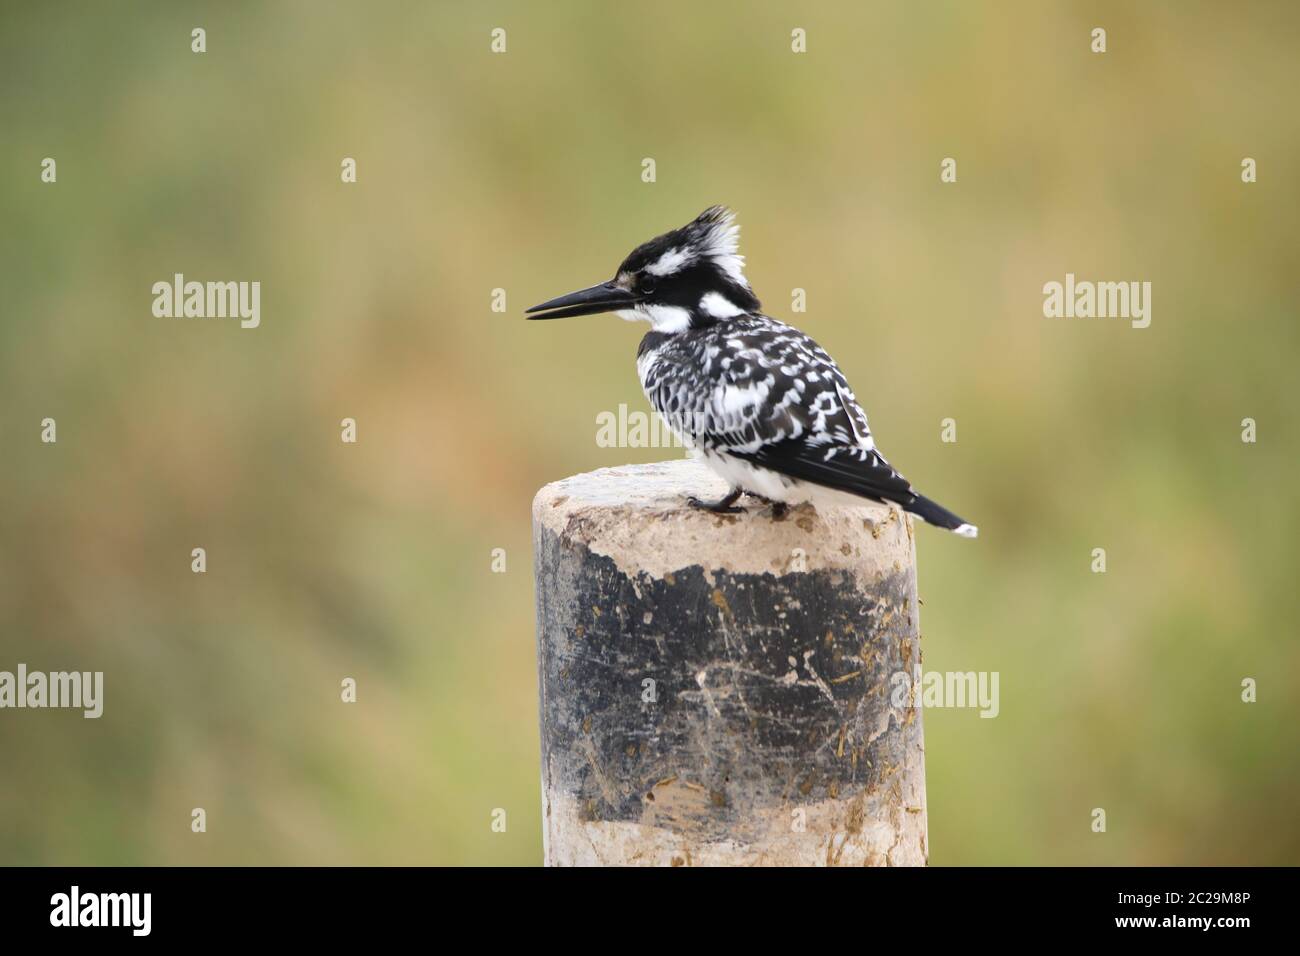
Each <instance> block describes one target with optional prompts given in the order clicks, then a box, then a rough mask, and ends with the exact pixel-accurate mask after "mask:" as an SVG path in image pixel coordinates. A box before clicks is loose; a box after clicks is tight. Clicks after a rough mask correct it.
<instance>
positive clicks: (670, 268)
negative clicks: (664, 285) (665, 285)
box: [645, 246, 694, 276]
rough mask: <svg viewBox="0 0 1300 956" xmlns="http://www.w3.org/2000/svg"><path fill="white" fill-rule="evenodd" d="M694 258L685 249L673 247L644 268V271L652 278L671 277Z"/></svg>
mask: <svg viewBox="0 0 1300 956" xmlns="http://www.w3.org/2000/svg"><path fill="white" fill-rule="evenodd" d="M693 258H694V256H693V255H692V253H691V252H690V251H689V250H686V249H678V248H677V247H675V246H674V247H673V248H672V249H669V250H668V251H667V252H665V253H664V254H663V255H661V256H660V257H659V258H658V259H656V260H655V261H654V262H652V263H650V264H649V265H648V266H646V267H645V271H646V272H648V273H650V274H651V275H653V276H666V275H672V274H673V273H674V272H677V271H678V270H679V269H681V268H682V266H684V265H687V264H688V263H690V262H691V260H692V259H693Z"/></svg>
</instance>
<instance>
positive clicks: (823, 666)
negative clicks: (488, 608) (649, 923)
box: [533, 461, 928, 866]
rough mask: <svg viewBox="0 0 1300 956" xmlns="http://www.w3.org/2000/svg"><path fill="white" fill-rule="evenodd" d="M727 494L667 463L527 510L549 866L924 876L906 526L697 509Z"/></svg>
mask: <svg viewBox="0 0 1300 956" xmlns="http://www.w3.org/2000/svg"><path fill="white" fill-rule="evenodd" d="M725 491H726V487H725V486H724V485H723V483H722V482H721V480H719V479H717V478H716V477H714V476H713V475H712V474H711V473H710V472H708V471H707V469H705V468H704V467H703V466H701V465H698V464H696V463H695V462H690V461H673V462H664V463H660V464H653V465H635V466H625V467H620V468H606V469H601V470H600V471H595V472H591V473H590V474H584V475H577V476H575V477H572V478H568V479H565V480H563V481H558V482H555V483H553V484H550V485H547V486H546V487H545V488H543V489H542V490H541V491H540V492H539V493H538V494H537V497H536V499H535V500H534V502H533V534H534V550H535V567H536V575H537V650H538V658H539V661H538V671H539V679H540V684H541V738H542V801H543V814H544V816H543V829H544V843H545V861H546V863H547V865H619V864H646V865H673V866H679V865H687V866H689V865H711V864H713V865H751V864H764V865H779V866H804V865H840V866H860V865H924V864H925V862H926V858H927V854H928V851H927V847H926V813H925V765H924V744H923V740H922V733H921V712H920V710H919V709H918V708H917V707H916V706H915V705H914V701H913V700H912V699H911V698H910V697H909V695H908V694H907V693H906V686H907V685H906V684H902V683H901V682H899V681H897V680H896V678H895V675H897V674H899V673H900V672H901V673H905V674H907V675H908V676H909V677H912V678H914V677H915V676H916V675H917V674H918V672H919V667H920V635H919V632H918V616H917V602H916V563H915V550H914V546H913V538H912V526H911V522H910V519H909V518H907V517H906V516H905V515H903V514H902V513H901V512H898V511H895V510H892V509H889V508H887V507H885V506H883V505H872V504H870V503H867V502H864V503H863V506H862V507H860V508H839V507H836V508H823V509H816V510H815V509H813V508H812V507H810V506H806V505H805V506H800V507H798V508H794V509H791V510H790V511H789V512H788V513H787V514H786V516H785V517H784V518H783V519H781V520H776V519H774V517H773V515H772V510H771V508H770V507H769V506H766V505H761V504H760V503H758V502H756V501H755V500H754V499H750V498H743V499H741V502H740V503H741V504H745V505H747V506H748V508H747V513H745V514H741V515H714V514H710V513H706V512H702V511H698V510H696V509H693V508H691V507H689V506H688V505H687V504H686V502H685V496H686V495H687V494H694V495H696V496H697V497H700V498H707V499H714V498H717V497H720V496H721V495H722V494H723V493H724V492H725ZM900 685H901V686H903V688H904V690H903V691H902V692H899V693H896V691H895V688H896V687H897V686H900ZM900 698H901V699H900Z"/></svg>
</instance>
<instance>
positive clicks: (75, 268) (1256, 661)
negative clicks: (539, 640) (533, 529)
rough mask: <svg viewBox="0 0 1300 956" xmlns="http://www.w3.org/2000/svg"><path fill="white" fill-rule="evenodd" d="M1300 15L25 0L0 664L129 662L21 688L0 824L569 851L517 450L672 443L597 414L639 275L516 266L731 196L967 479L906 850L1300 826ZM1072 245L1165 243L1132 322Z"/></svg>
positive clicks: (19, 845)
mask: <svg viewBox="0 0 1300 956" xmlns="http://www.w3.org/2000/svg"><path fill="white" fill-rule="evenodd" d="M199 26H201V27H203V28H205V29H206V31H207V52H206V53H204V54H202V55H198V54H194V53H192V52H191V51H190V31H191V29H192V28H194V27H199ZM1095 26H1102V27H1104V28H1106V29H1107V31H1108V47H1109V49H1108V52H1107V53H1105V54H1104V55H1096V54H1093V53H1092V52H1090V49H1089V46H1090V37H1089V33H1090V31H1091V29H1092V28H1093V27H1095ZM1298 26H1300V8H1297V7H1296V5H1294V4H1289V3H1240V4H1231V5H1228V4H1211V3H1174V2H1168V3H1154V2H1151V3H1143V4H1137V5H1129V4H1120V3H1115V4H1106V3H1086V4H1085V3H1077V4H1050V5H1049V4H1041V3H1034V2H1019V3H997V4H994V3H984V4H979V3H964V2H952V3H925V4H917V3H903V2H899V3H887V4H859V3H849V2H840V3H830V2H806V3H774V2H773V3H754V2H747V3H743V4H741V3H737V4H716V5H714V4H700V3H694V2H657V3H654V4H646V5H632V4H618V5H614V4H596V3H581V2H566V3H545V4H543V3H535V4H526V3H516V4H510V3H475V4H469V3H445V4H436V3H368V4H364V5H363V4H355V5H344V4H332V3H329V4H327V3H307V2H301V3H276V4H266V5H262V4H252V3H225V2H222V3H216V2H213V3H194V4H169V5H165V6H164V5H157V4H98V3H82V4H64V3H52V4H39V5H38V4H27V5H16V4H7V5H5V7H4V10H3V13H0V78H2V79H3V82H2V83H0V137H2V141H3V149H2V150H0V222H2V223H3V226H4V228H3V230H0V268H2V269H3V302H4V306H3V315H2V316H0V406H2V411H3V413H2V414H0V449H3V451H2V452H0V455H2V456H3V467H2V468H0V493H2V494H3V506H2V507H0V669H8V670H13V669H14V668H15V667H16V665H17V663H18V662H20V661H22V662H25V663H26V664H27V665H28V666H29V667H30V668H32V669H44V670H59V669H77V670H103V671H105V672H106V677H105V681H106V702H105V715H104V717H102V718H101V719H100V720H98V721H92V720H84V719H82V717H81V716H80V714H79V713H76V712H68V711H11V710H10V711H4V712H0V863H7V864H15V863H62V864H86V863H93V864H110V863H114V864H148V863H162V864H191V863H249V864H297V863H303V864H344V863H402V864H415V863H467V864H500V863H509V864H533V863H537V862H539V861H540V857H541V846H540V820H539V813H540V806H539V803H540V797H539V793H538V743H537V728H536V706H537V704H536V671H535V656H534V643H533V641H534V637H533V582H532V576H531V562H530V549H531V537H530V526H529V503H530V500H531V498H532V495H533V493H534V492H535V491H536V490H537V488H539V487H540V486H541V485H543V484H544V483H546V482H548V481H551V480H554V479H557V478H560V477H563V476H565V475H568V474H572V473H576V472H579V471H585V470H590V469H592V468H597V467H601V466H605V465H613V464H619V463H623V462H626V461H652V460H657V459H660V458H664V457H675V456H676V455H678V454H679V452H677V451H675V450H669V451H665V450H663V449H654V448H646V449H617V448H602V447H599V446H598V445H597V443H596V440H595V435H596V415H597V414H598V413H600V412H602V411H605V410H614V409H617V408H618V406H619V404H620V403H627V405H628V406H629V407H630V408H631V409H633V410H645V409H647V408H648V406H647V404H646V402H645V400H644V398H643V397H642V395H641V393H640V389H639V386H638V383H637V379H636V374H635V369H634V354H635V349H636V346H637V341H638V337H639V335H640V330H639V329H637V328H635V327H632V326H629V325H627V324H625V323H623V322H620V321H619V320H618V319H616V318H614V317H612V316H606V317H590V318H584V319H574V320H570V321H568V322H563V323H541V324H530V323H526V322H524V321H523V319H522V315H521V313H522V310H523V308H525V307H526V306H528V305H531V304H533V303H534V302H537V301H540V300H542V299H544V298H548V297H550V296H552V295H556V294H559V293H561V292H566V291H569V290H570V289H573V288H577V287H579V286H582V285H586V284H589V283H591V282H595V281H598V280H600V279H602V278H605V277H608V276H610V275H611V274H612V273H613V270H614V267H615V266H616V265H617V264H618V262H619V261H620V259H621V258H622V256H623V255H624V254H625V253H626V252H627V251H628V250H629V249H630V248H631V247H632V246H633V245H635V244H636V243H638V242H640V241H642V240H644V239H647V238H649V237H650V236H652V235H654V234H657V233H659V232H662V231H664V230H666V229H668V228H671V227H674V226H677V225H679V224H681V223H683V222H685V221H686V220H688V219H689V218H691V217H693V216H694V215H695V214H696V213H698V212H699V211H700V210H701V209H703V208H704V207H705V206H708V205H710V204H712V203H718V202H721V203H727V204H729V205H731V206H732V207H733V208H735V209H736V210H737V212H738V213H739V216H740V222H741V224H742V226H743V234H742V251H743V252H744V253H746V255H747V257H748V260H749V277H750V279H751V281H752V282H753V284H754V287H755V290H756V292H757V293H758V295H759V296H760V298H762V299H763V300H764V305H765V308H766V311H768V312H770V313H771V314H773V315H775V316H777V317H778V318H782V319H787V320H793V321H795V322H796V324H798V325H800V326H801V327H802V328H804V329H805V330H806V331H808V332H809V333H811V334H812V335H813V336H814V337H815V338H817V339H818V340H819V341H820V342H821V343H822V344H823V345H824V346H825V347H826V348H827V349H828V350H829V351H830V352H831V353H832V354H834V355H835V356H837V358H838V359H839V361H840V364H841V366H842V367H843V368H844V370H845V372H846V374H847V375H848V377H849V379H850V381H852V382H853V384H854V386H855V389H856V391H857V394H858V397H859V398H860V399H861V401H862V402H863V404H864V406H865V407H866V408H867V410H868V412H869V413H870V415H871V416H872V425H873V430H874V431H875V432H876V434H877V436H878V438H879V439H880V441H881V443H882V447H883V448H884V449H885V451H886V452H887V453H888V454H889V455H890V457H891V459H892V460H893V461H894V462H895V463H896V464H898V465H899V467H900V468H901V469H902V470H903V471H904V473H905V474H907V475H908V476H909V477H910V478H911V479H912V480H913V481H915V482H916V483H917V485H918V486H920V487H921V488H923V489H924V490H925V491H927V492H928V493H930V494H932V495H933V496H934V497H935V498H936V499H938V500H939V501H941V502H944V503H945V504H947V505H950V506H951V507H953V508H954V509H955V510H957V511H958V512H959V513H961V514H963V515H967V516H969V517H970V518H971V519H972V520H975V521H977V522H978V523H979V525H980V526H981V530H982V534H981V537H980V539H979V540H978V542H974V543H972V542H968V541H964V540H960V539H957V538H955V537H953V536H950V535H944V534H941V533H938V532H935V531H932V530H927V529H922V530H921V531H920V532H919V534H918V542H917V546H918V552H919V561H920V580H921V594H922V597H923V599H924V601H925V608H924V612H923V617H922V626H923V633H924V650H925V666H926V668H927V669H934V670H985V671H994V670H996V671H999V672H1000V673H1001V715H1000V716H999V717H998V718H997V719H995V720H983V719H980V718H979V717H978V715H977V713H976V712H975V711H973V710H957V711H952V710H949V711H933V710H932V711H930V712H928V713H927V714H926V716H925V723H926V755H927V762H928V780H929V807H930V823H929V825H930V845H931V849H932V858H931V862H932V863H934V864H973V863H1009V864H1044V863H1085V864H1162V863H1171V864H1191V863H1221V864H1244V863H1274V864H1281V863H1295V862H1297V859H1298V857H1300V854H1298V852H1297V851H1298V850H1300V824H1298V823H1297V816H1296V810H1295V807H1296V800H1297V783H1298V780H1300V768H1298V767H1297V750H1296V745H1297V731H1296V728H1297V722H1298V720H1300V707H1298V706H1297V697H1296V695H1297V691H1298V690H1300V687H1298V684H1300V680H1298V677H1297V664H1298V663H1300V656H1298V655H1297V650H1296V621H1297V619H1298V617H1300V598H1298V597H1297V592H1298V589H1297V586H1296V581H1295V576H1296V570H1297V561H1296V557H1297V538H1298V537H1300V494H1298V493H1297V481H1296V477H1295V466H1296V462H1297V457H1298V456H1297V451H1298V450H1300V441H1298V436H1297V433H1296V423H1295V411H1296V400H1295V392H1294V389H1295V378H1296V373H1295V369H1296V363H1297V358H1298V357H1300V331H1298V329H1297V316H1296V292H1297V257H1296V251H1297V217H1296V209H1297V206H1298V203H1297V199H1298V198H1300V197H1298V196H1297V172H1298V171H1300V167H1298V165H1297V157H1298V156H1300V126H1298V120H1297V112H1296V110H1295V104H1294V98H1295V94H1296V90H1297V89H1300V60H1298V58H1297V56H1296V50H1297V27H1298ZM494 27H503V28H505V29H506V30H507V44H508V45H507V52H506V53H505V54H495V55H494V54H493V53H492V52H491V51H490V49H489V45H490V35H489V34H490V31H491V30H492V28H494ZM795 27H802V28H803V29H805V30H806V31H807V37H808V40H807V44H808V52H807V53H806V54H802V55H796V54H793V53H792V52H791V50H790V32H791V30H792V29H793V28H795ZM345 156H351V157H355V158H356V160H357V162H358V179H359V181H358V183H357V184H355V185H344V184H342V183H341V182H340V176H339V172H340V161H341V160H342V158H343V157H345ZM948 156H951V157H954V158H956V159H957V161H958V181H957V183H955V184H951V185H943V184H941V183H940V181H939V163H940V160H941V159H942V158H944V157H948ZM1246 156H1250V157H1253V158H1255V159H1256V160H1257V161H1258V164H1259V182H1258V183H1255V184H1252V185H1246V184H1243V183H1242V182H1241V179H1240V163H1241V160H1242V158H1243V157H1246ZM45 157H53V158H55V159H56V160H57V163H58V167H57V169H58V181H57V183H56V184H53V185H49V184H43V183H42V182H41V181H40V163H41V160H42V159H43V158H45ZM644 157H653V158H654V159H655V160H656V162H657V182H655V183H653V184H647V183H643V182H642V181H641V176H640V174H641V160H642V159H643V158H644ZM175 272H183V273H184V274H185V275H186V276H187V277H188V278H192V279H198V280H248V281H251V280H259V281H260V282H261V283H262V306H261V307H262V322H261V327H260V328H258V329H256V330H242V329H240V328H239V327H238V325H237V323H235V322H233V321H231V320H215V321H206V320H197V319H192V320H182V319H162V318H155V317H153V315H152V314H151V304H152V293H151V291H150V288H151V286H152V284H153V283H154V282H157V281H160V280H164V281H165V280H168V279H170V277H171V276H172V274H173V273H175ZM1066 272H1074V273H1075V274H1076V275H1077V276H1078V277H1079V278H1080V279H1095V280H1116V281H1118V280H1138V281H1142V280H1146V281H1150V282H1152V283H1153V287H1154V288H1153V294H1152V306H1153V321H1152V324H1151V326H1150V328H1148V329H1145V330H1135V329H1131V328H1130V327H1129V325H1128V323H1127V322H1124V321H1102V320H1091V321H1089V320H1074V321H1071V320H1049V319H1045V318H1044V317H1043V314H1042V303H1043V296H1042V291H1041V290H1042V286H1043V284H1044V283H1045V282H1049V281H1053V280H1055V281H1061V280H1063V278H1064V276H1065V273H1066ZM497 287H501V288H504V289H506V290H507V296H508V307H509V308H508V312H507V313H506V314H496V313H493V312H492V311H491V310H490V303H491V293H492V290H493V289H494V288H497ZM795 287H799V288H804V289H806V290H807V297H808V311H807V313H806V314H804V315H792V314H791V312H790V304H791V290H792V289H794V288H795ZM1247 416H1249V417H1252V418H1255V419H1256V420H1257V422H1258V428H1259V440H1258V442H1257V443H1256V444H1243V442H1242V441H1241V438H1240V432H1241V425H1240V422H1241V420H1242V419H1243V418H1244V417H1247ZM45 417H52V418H55V419H56V420H57V423H58V442H57V444H54V445H47V444H42V443H41V442H40V441H39V434H40V422H41V419H43V418H45ZM344 417H354V418H355V419H356V420H357V422H358V430H359V442H358V443H357V444H355V445H345V444H343V443H342V442H340V439H339V422H340V420H341V419H342V418H344ZM947 417H952V418H955V419H956V420H957V423H958V439H959V440H958V442H957V443H956V444H944V443H942V442H941V441H940V440H939V438H940V434H939V433H940V421H941V420H942V419H943V418H947ZM194 547H204V548H206V549H207V553H208V571H207V573H206V574H201V575H200V574H194V573H192V572H191V570H190V551H191V549H192V548H194ZM1095 547H1104V548H1106V550H1107V554H1108V566H1109V570H1108V572H1107V573H1106V574H1093V573H1091V570H1090V563H1091V551H1092V549H1093V548H1095ZM494 548H504V549H505V552H506V555H507V572H506V573H504V574H496V573H492V572H491V562H492V549H494ZM346 676H351V677H354V678H356V679H357V681H358V688H359V689H358V696H359V701H358V703H357V704H356V705H354V706H346V705H343V704H342V703H340V701H339V683H340V681H341V680H342V678H344V677H346ZM1245 677H1253V678H1255V679H1257V680H1258V682H1259V702H1258V703H1255V704H1252V705H1247V704H1243V703H1242V702H1241V701H1240V683H1241V680H1242V679H1243V678H1245ZM193 807H203V808H205V810H206V811H207V814H208V832H207V833H206V834H204V835H201V836H200V835H195V834H192V833H191V832H190V810H191V808H193ZM498 807H500V808H504V809H506V810H507V813H508V829H507V832H506V833H504V834H500V833H493V832H492V830H491V828H490V822H491V813H492V810H493V809H494V808H498ZM1093 807H1103V808H1105V809H1106V811H1107V814H1108V832H1107V833H1105V834H1101V835H1099V834H1094V833H1092V832H1091V830H1090V822H1091V819H1090V815H1089V814H1090V811H1091V809H1092V808H1093Z"/></svg>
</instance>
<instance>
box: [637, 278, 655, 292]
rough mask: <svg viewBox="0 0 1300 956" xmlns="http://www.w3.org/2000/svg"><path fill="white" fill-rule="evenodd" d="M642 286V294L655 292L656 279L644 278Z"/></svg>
mask: <svg viewBox="0 0 1300 956" xmlns="http://www.w3.org/2000/svg"><path fill="white" fill-rule="evenodd" d="M640 286H641V291H642V292H653V291H654V290H655V277H654V276H642V277H641V282H640Z"/></svg>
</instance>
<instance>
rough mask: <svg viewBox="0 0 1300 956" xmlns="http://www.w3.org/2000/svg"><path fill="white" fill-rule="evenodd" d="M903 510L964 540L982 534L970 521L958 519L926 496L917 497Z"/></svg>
mask: <svg viewBox="0 0 1300 956" xmlns="http://www.w3.org/2000/svg"><path fill="white" fill-rule="evenodd" d="M903 509H904V510H905V511H908V512H910V513H911V514H914V515H916V516H917V517H918V518H920V519H921V520H922V521H924V522H926V523H927V524H932V525H934V526H935V527H936V528H946V529H947V530H949V531H951V532H952V533H953V534H959V535H961V536H962V537H963V538H974V537H977V536H978V535H979V533H980V529H979V528H977V527H975V526H974V525H973V524H971V523H970V522H969V521H966V520H965V519H963V518H958V517H957V516H956V515H955V514H953V513H952V512H951V511H949V510H948V509H947V508H945V507H944V506H943V505H941V504H938V503H936V502H933V501H931V500H930V499H929V498H927V497H925V495H917V496H916V497H915V498H913V499H912V500H911V501H909V502H907V503H906V504H904V505H903Z"/></svg>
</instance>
